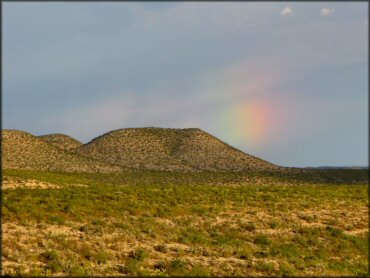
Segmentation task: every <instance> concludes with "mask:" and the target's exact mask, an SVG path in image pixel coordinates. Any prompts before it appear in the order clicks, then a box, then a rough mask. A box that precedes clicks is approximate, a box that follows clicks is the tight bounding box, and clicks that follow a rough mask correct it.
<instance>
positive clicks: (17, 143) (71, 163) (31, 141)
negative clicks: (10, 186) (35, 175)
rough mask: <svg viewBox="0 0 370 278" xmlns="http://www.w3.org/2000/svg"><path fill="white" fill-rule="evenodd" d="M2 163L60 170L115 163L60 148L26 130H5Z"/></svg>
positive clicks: (110, 169)
mask: <svg viewBox="0 0 370 278" xmlns="http://www.w3.org/2000/svg"><path fill="white" fill-rule="evenodd" d="M2 167H3V168H4V169H7V168H8V169H30V170H46V171H61V172H114V171H120V170H121V169H120V167H117V166H112V165H109V164H106V163H103V162H100V161H97V160H94V159H92V158H87V157H84V156H81V155H78V154H74V153H71V152H68V151H66V150H63V149H61V148H58V147H56V146H54V145H52V144H49V143H47V142H45V139H44V138H43V139H41V138H38V137H36V136H33V135H31V134H29V133H27V132H24V131H18V130H2Z"/></svg>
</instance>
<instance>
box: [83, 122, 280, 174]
mask: <svg viewBox="0 0 370 278" xmlns="http://www.w3.org/2000/svg"><path fill="white" fill-rule="evenodd" d="M76 152H77V153H79V154H81V155H84V156H87V157H93V158H95V159H98V160H101V161H105V162H108V163H111V164H116V165H120V166H122V167H124V168H133V169H145V170H159V171H163V170H164V171H191V172H194V171H268V170H277V169H280V167H278V166H276V165H273V164H271V163H269V162H267V161H264V160H262V159H259V158H257V157H253V156H251V155H248V154H245V153H243V152H242V151H239V150H237V149H235V148H233V147H231V146H229V145H228V144H226V143H224V142H222V141H220V140H219V139H217V138H215V137H213V136H212V135H210V134H208V133H207V132H205V131H203V130H200V129H196V128H192V129H173V128H126V129H120V130H114V131H111V132H108V133H106V134H103V135H101V136H99V137H97V138H95V139H93V140H92V141H91V142H89V143H87V144H85V145H82V146H80V147H79V148H77V149H76Z"/></svg>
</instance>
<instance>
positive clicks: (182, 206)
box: [2, 169, 369, 276]
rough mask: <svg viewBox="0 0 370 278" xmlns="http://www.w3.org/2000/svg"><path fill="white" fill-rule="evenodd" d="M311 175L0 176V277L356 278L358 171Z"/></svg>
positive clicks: (363, 239) (363, 218) (362, 251)
mask: <svg viewBox="0 0 370 278" xmlns="http://www.w3.org/2000/svg"><path fill="white" fill-rule="evenodd" d="M320 173H321V174H318V175H316V176H315V178H313V175H312V174H310V173H307V174H302V173H301V174H299V175H300V176H299V175H298V174H296V175H293V174H292V175H291V176H281V174H280V176H278V175H268V174H263V173H207V172H204V173H202V172H200V173H175V172H173V173H170V172H154V171H152V172H149V171H141V172H140V171H127V172H125V173H106V174H103V173H99V174H98V173H96V174H93V173H90V174H89V173H62V172H45V171H31V170H9V169H7V170H3V188H2V266H3V269H2V274H9V275H30V276H58V275H60V276H88V275H92V276H99V275H111V276H118V275H129V276H150V275H157V276H167V275H169V276H260V275H264V276H266V275H274V276H275V275H276V276H292V275H294V276H367V275H368V273H369V265H368V258H369V253H368V243H369V242H368V235H369V233H368V227H369V223H368V208H369V200H368V184H367V183H365V182H358V183H357V184H353V183H351V184H350V183H349V182H348V181H350V180H351V178H352V176H351V175H358V173H360V176H361V177H362V179H363V178H366V177H367V176H368V171H362V172H356V171H355V172H348V171H347V172H345V171H344V172H343V171H342V172H337V173H336V174H335V175H332V174H331V175H332V178H331V179H330V178H328V176H330V173H329V174H328V172H325V171H322V172H320ZM356 173H357V174H356Z"/></svg>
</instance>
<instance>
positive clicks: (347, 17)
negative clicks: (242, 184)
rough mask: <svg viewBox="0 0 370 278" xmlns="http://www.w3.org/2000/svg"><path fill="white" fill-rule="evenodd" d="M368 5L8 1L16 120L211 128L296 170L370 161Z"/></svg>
mask: <svg viewBox="0 0 370 278" xmlns="http://www.w3.org/2000/svg"><path fill="white" fill-rule="evenodd" d="M367 9H368V4H367V3H364V2H363V3H360V2H357V3H350V2H346V3H339V2H309V3H303V2H274V3H272V2H261V3H256V2H229V3H226V2H178V3H173V2H172V3H169V2H158V3H149V2H142V3H139V2H111V3H103V2H90V3H89V2H85V3H81V2H80V3H73V2H64V3H57V2H49V3H47V2H46V3H42V2H34V3H25V2H18V3H10V2H5V3H3V19H2V20H3V22H2V23H3V30H2V31H3V32H2V38H3V53H2V57H3V91H2V98H3V110H2V116H3V118H2V119H3V128H9V129H20V130H24V131H27V132H30V133H32V134H34V135H41V134H48V133H65V134H68V135H71V136H72V137H74V138H76V139H78V140H80V141H82V142H88V141H90V140H91V139H93V138H94V137H96V136H98V135H100V134H102V133H104V132H107V131H110V130H112V129H118V128H124V127H147V126H155V127H174V128H188V127H198V128H201V129H203V130H205V131H207V132H209V133H211V134H212V135H214V136H216V137H218V138H219V139H221V140H223V141H225V142H227V143H229V144H231V145H233V146H235V147H237V148H239V149H241V150H243V151H244V152H247V153H250V154H252V155H255V156H259V157H261V158H263V159H266V160H268V161H271V162H273V163H276V164H279V165H283V166H322V165H332V166H343V165H361V166H365V165H367V164H368V155H367V154H368V146H367V145H368V80H367V77H368V36H367V34H368V15H367Z"/></svg>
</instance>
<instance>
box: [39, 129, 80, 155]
mask: <svg viewBox="0 0 370 278" xmlns="http://www.w3.org/2000/svg"><path fill="white" fill-rule="evenodd" d="M37 137H38V138H40V139H41V140H43V141H45V142H47V143H49V144H52V145H54V146H56V147H58V148H60V149H63V150H67V151H72V150H74V149H77V148H78V147H79V146H81V145H82V143H81V142H80V141H77V140H76V139H74V138H72V137H71V136H68V135H65V134H59V133H58V134H48V135H41V136H37Z"/></svg>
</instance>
